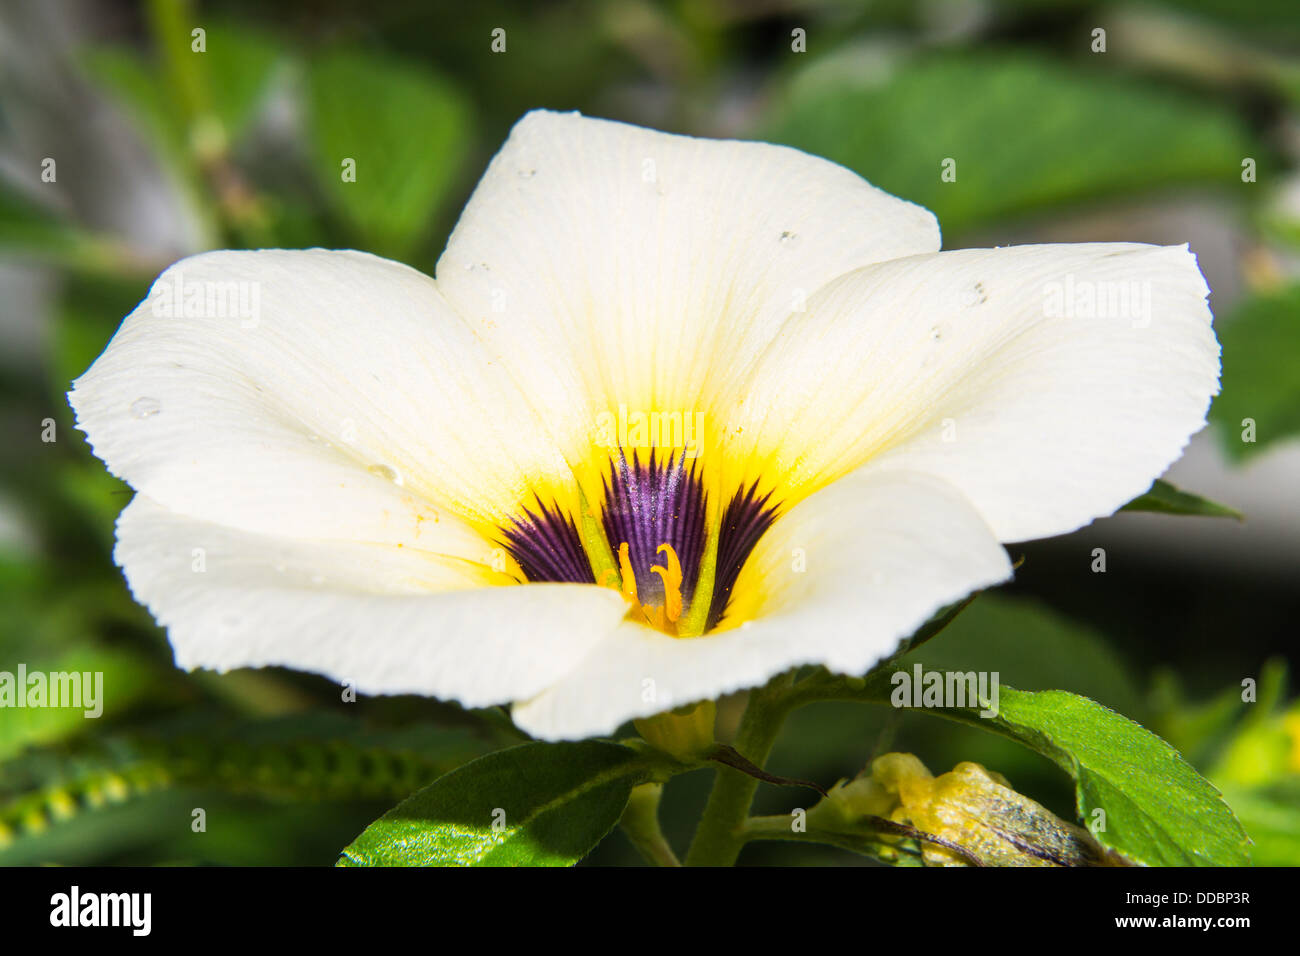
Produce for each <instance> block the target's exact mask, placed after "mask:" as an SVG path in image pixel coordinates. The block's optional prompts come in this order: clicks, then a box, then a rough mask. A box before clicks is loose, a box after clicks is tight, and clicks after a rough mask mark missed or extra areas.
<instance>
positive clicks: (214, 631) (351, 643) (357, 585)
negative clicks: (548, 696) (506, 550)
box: [114, 495, 627, 707]
mask: <svg viewBox="0 0 1300 956" xmlns="http://www.w3.org/2000/svg"><path fill="white" fill-rule="evenodd" d="M117 536H118V543H117V549H116V551H115V552H114V559H115V560H116V561H117V563H118V564H119V565H121V567H122V568H123V570H124V572H125V574H126V578H127V581H128V583H129V584H130V586H131V592H132V594H134V595H135V597H136V600H138V601H139V602H140V603H142V604H144V605H145V606H146V607H148V608H149V610H150V611H151V612H152V613H153V615H154V617H155V618H157V620H158V622H159V623H160V624H162V625H163V626H165V627H166V628H167V631H168V636H169V638H170V639H171V643H172V647H173V648H174V650H175V653H176V663H177V664H178V665H179V666H181V667H185V668H190V669H192V668H197V667H205V668H212V669H215V670H218V671H225V670H229V669H231V668H236V667H263V666H268V665H279V666H284V667H293V668H297V669H299V670H305V671H312V672H315V673H319V674H325V675H327V676H329V677H332V678H334V679H335V680H338V681H348V682H351V684H352V685H353V686H354V687H355V688H356V690H358V691H359V692H361V693H369V694H405V693H410V694H426V695H431V696H435V697H440V698H444V699H448V700H458V701H460V702H461V703H462V704H464V705H466V706H468V707H480V706H486V705H490V704H501V703H506V702H508V701H510V700H513V699H516V698H519V697H527V696H530V695H532V694H536V693H537V692H538V691H540V690H541V689H542V688H544V687H546V686H548V685H549V684H551V683H553V682H554V681H556V680H557V679H559V678H560V677H561V676H562V675H563V674H565V673H566V672H568V671H569V670H570V669H571V668H573V667H574V666H575V665H576V664H577V663H578V661H580V660H581V659H582V658H583V656H584V655H585V654H587V653H588V652H589V651H590V650H591V648H593V647H594V646H595V645H596V644H597V643H598V642H599V641H600V640H601V639H602V638H604V637H605V636H606V635H607V634H609V633H610V632H612V631H613V630H614V629H615V628H616V627H617V626H618V624H619V622H620V621H621V620H622V618H623V616H624V614H625V613H626V612H627V606H626V605H625V604H624V602H623V600H622V599H621V598H620V597H619V596H618V595H617V594H615V593H614V592H612V591H609V590H606V589H603V588H596V587H589V586H582V585H571V584H533V585H528V586H527V587H485V586H482V585H485V584H488V583H491V578H492V573H491V570H490V569H488V568H484V567H481V566H474V565H471V564H469V563H467V562H457V561H454V560H449V559H447V558H445V557H443V556H440V555H436V554H429V553H427V552H422V551H419V550H417V549H414V548H403V547H400V546H394V545H373V544H358V543H355V542H350V541H331V540H298V539H287V538H276V537H272V536H267V535H257V534H250V533H248V532H243V531H236V530H233V529H230V528H226V527H222V526H220V525H214V524H210V523H208V522H203V521H198V520H195V519H192V518H186V517H182V516H179V515H176V514H174V513H172V512H169V511H167V510H166V509H165V508H163V507H161V506H160V505H158V504H157V503H156V502H154V501H151V500H150V499H148V498H146V497H144V496H143V495H137V496H136V498H135V500H134V501H132V502H131V504H130V505H129V506H128V507H127V508H126V510H125V511H123V512H122V515H121V517H120V518H119V519H118V524H117ZM431 590H433V591H438V592H441V593H428V592H429V591H431Z"/></svg>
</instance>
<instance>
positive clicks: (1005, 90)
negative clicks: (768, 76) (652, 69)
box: [761, 53, 1257, 234]
mask: <svg viewBox="0 0 1300 956" xmlns="http://www.w3.org/2000/svg"><path fill="white" fill-rule="evenodd" d="M861 60H862V57H861V55H860V54H858V55H855V56H846V57H845V62H844V63H843V64H842V65H841V64H837V63H835V62H834V61H832V62H831V63H829V64H822V66H821V68H820V69H816V70H810V71H809V72H808V73H807V74H805V75H803V76H801V77H799V78H798V80H797V81H796V82H795V83H793V84H792V86H791V88H790V89H789V90H788V91H787V93H786V95H785V97H784V99H783V100H782V102H781V104H780V106H779V108H778V109H777V110H776V112H775V114H774V115H773V116H772V117H771V118H770V119H769V120H768V122H767V124H766V125H765V126H764V127H763V128H762V130H761V134H762V136H763V138H766V139H770V140H772V141H773V142H779V143H786V144H788V145H790V146H795V147H798V148H799V149H802V150H805V151H807V152H810V153H813V154H814V155H817V156H825V157H827V158H828V159H833V160H835V161H836V162H838V163H841V164H843V165H845V166H847V167H849V168H850V169H852V170H854V171H855V172H858V173H860V174H861V175H862V176H864V177H865V178H866V179H867V180H869V181H870V182H872V183H873V184H875V185H876V186H879V187H880V188H881V189H884V190H886V191H887V192H891V193H894V194H895V195H898V196H902V197H904V198H906V199H909V200H911V201H913V202H916V203H919V204H921V205H922V206H925V207H926V208H928V209H930V210H931V211H932V212H934V213H935V214H936V215H937V216H938V217H939V223H940V225H941V226H942V227H943V229H944V231H945V232H946V233H949V234H955V233H960V232H963V231H965V230H967V229H971V228H974V227H976V226H979V225H982V224H985V223H988V222H991V221H994V220H997V219H999V218H1002V217H1006V216H1010V215H1019V214H1023V213H1028V212H1030V211H1038V210H1041V209H1044V208H1047V207H1049V206H1051V205H1054V204H1060V203H1065V202H1073V201H1077V200H1080V199H1084V198H1092V197H1097V196H1102V195H1107V194H1122V193H1125V192H1131V191H1133V190H1137V189H1143V188H1149V187H1152V186H1159V187H1160V188H1167V187H1169V186H1171V185H1174V184H1178V183H1187V182H1211V183H1218V184H1220V185H1221V186H1224V187H1227V186H1230V185H1232V184H1233V183H1239V182H1240V178H1239V177H1240V171H1241V170H1240V166H1239V163H1240V159H1241V157H1242V156H1250V155H1256V154H1257V151H1253V150H1252V148H1251V147H1250V145H1249V139H1248V138H1247V135H1246V133H1245V131H1244V130H1243V128H1242V126H1241V124H1240V123H1239V122H1238V121H1237V120H1235V119H1234V118H1233V117H1232V116H1231V115H1230V114H1228V113H1226V112H1225V111H1222V110H1219V109H1217V108H1216V107H1214V106H1213V105H1212V104H1210V103H1208V102H1206V101H1205V100H1204V99H1203V98H1201V99H1198V98H1193V97H1190V96H1187V95H1185V94H1182V93H1178V92H1174V91H1169V90H1162V89H1159V88H1155V87H1153V86H1152V85H1151V84H1150V83H1137V82H1134V81H1132V80H1129V79H1126V78H1124V77H1121V76H1116V75H1114V74H1112V73H1109V72H1100V71H1099V72H1097V73H1095V74H1088V73H1085V72H1083V71H1081V70H1069V69H1066V68H1063V67H1061V66H1058V65H1055V64H1052V63H1049V62H1046V61H1044V60H1039V59H1035V58H1032V57H1024V56H1017V55H1014V54H1010V53H999V54H993V53H982V54H979V55H956V56H953V55H935V56H928V57H922V58H919V59H916V60H914V61H907V62H904V63H903V64H902V65H901V66H899V67H898V69H897V70H896V71H895V72H892V73H890V74H888V75H885V76H878V75H872V76H868V77H863V76H862V75H861V70H860V62H861ZM1102 130H1104V131H1105V135H1100V131H1102ZM946 159H952V160H955V162H956V180H955V181H953V182H945V181H943V179H942V178H941V175H940V174H941V171H942V167H941V164H942V163H943V161H944V160H946Z"/></svg>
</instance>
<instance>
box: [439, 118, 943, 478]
mask: <svg viewBox="0 0 1300 956" xmlns="http://www.w3.org/2000/svg"><path fill="white" fill-rule="evenodd" d="M938 248H939V230H938V226H937V224H936V223H935V220H934V217H933V216H932V215H931V214H930V213H929V212H927V211H926V210H924V209H922V208H920V207H919V206H915V205H912V204H911V203H907V202H903V201H902V200H899V199H895V198H894V197H892V196H889V195H888V194H887V193H884V192H882V191H880V190H878V189H876V188H875V187H873V186H871V185H869V184H868V183H866V182H864V181H863V180H862V179H860V178H859V177H858V176H856V175H855V174H853V173H851V172H849V171H848V170H846V169H844V168H843V167H840V166H837V165H835V164H833V163H830V162H827V161H826V160H822V159H817V158H815V157H812V156H808V155H806V154H804V153H800V152H798V151H797V150H793V149H789V148H786V147H782V146H770V145H767V144H764V143H746V142H734V141H718V140H706V139H693V138H690V137H684V136H672V135H668V134H665V133H659V132H655V131H653V130H647V129H641V128H638V127H634V126H627V125H624V124H621V123H614V122H609V121H606V120H596V119H588V118H585V117H582V116H579V115H578V114H576V113H569V114H560V113H548V112H540V111H539V112H533V113H529V114H528V115H527V116H525V117H524V118H523V119H522V120H520V121H519V123H518V124H517V125H516V126H515V128H514V130H513V131H512V132H511V134H510V138H509V139H508V140H507V141H506V143H505V145H504V146H503V147H502V148H501V151H500V152H499V153H498V154H497V156H496V158H495V159H494V160H493V161H492V164H491V166H490V167H489V168H488V171H487V172H486V174H485V175H484V177H483V179H482V181H481V182H480V183H479V185H478V188H477V189H476V190H475V192H474V195H473V197H472V198H471V200H470V202H469V204H468V206H467V207H466V209H465V211H464V213H463V214H462V216H461V219H460V221H459V223H458V224H457V226H456V229H455V232H454V233H453V234H452V237H451V240H450V242H449V243H448V246H447V250H446V252H445V253H444V254H443V256H442V258H441V259H440V260H439V262H438V268H437V276H438V285H439V288H441V289H442V291H443V293H444V294H445V295H446V296H447V298H448V301H450V302H451V303H452V304H453V305H454V306H455V307H456V308H457V310H458V311H459V312H460V313H461V314H462V315H464V316H466V318H467V319H469V320H470V321H471V322H472V323H473V324H474V327H475V329H476V330H477V331H478V332H479V333H480V334H481V335H482V336H483V337H484V339H485V341H487V342H488V343H489V344H490V346H491V348H492V349H493V350H494V351H495V352H496V353H497V354H499V355H501V356H502V357H503V358H504V360H505V361H506V363H507V364H508V366H509V367H510V369H511V371H512V372H513V374H514V375H515V376H516V378H517V380H518V381H519V382H520V383H521V384H522V385H523V387H524V390H525V391H526V393H527V394H528V395H529V397H530V398H531V399H532V400H533V401H534V402H535V403H536V405H537V407H538V408H540V409H544V410H547V414H548V415H555V414H557V413H564V412H567V413H569V414H571V415H572V416H573V417H572V418H571V419H569V420H568V421H566V422H565V423H563V424H568V425H571V426H572V428H571V431H570V434H569V435H568V437H567V439H563V438H562V441H563V442H564V444H563V446H562V447H564V448H565V449H566V450H568V451H571V452H574V453H576V454H579V455H581V454H583V453H585V452H586V451H587V450H588V447H589V444H590V441H589V435H588V433H587V432H588V429H590V428H591V427H592V425H591V422H592V419H593V417H594V416H596V415H598V414H600V413H601V412H612V411H613V410H614V409H616V407H617V405H618V404H619V403H625V404H626V405H627V406H628V407H629V408H630V409H633V410H640V411H644V412H647V413H648V412H650V411H682V410H690V411H692V412H697V411H698V412H700V413H701V414H704V413H705V411H706V409H705V405H706V404H707V401H708V396H709V394H716V393H719V392H724V391H725V390H726V387H727V385H728V383H729V382H734V381H735V380H736V378H737V375H738V374H739V372H740V371H741V370H742V369H743V368H744V366H745V364H746V363H747V362H748V361H749V360H750V359H751V358H753V357H754V356H755V355H757V354H758V352H759V350H761V348H762V347H763V346H764V345H765V344H766V343H767V342H768V341H769V340H770V338H771V336H772V334H773V333H774V332H775V329H776V327H777V326H778V325H779V323H780V321H781V320H782V319H783V318H784V317H785V316H786V315H788V314H789V313H790V312H791V311H792V310H793V309H795V308H798V307H799V304H800V303H801V301H802V300H804V299H806V298H807V297H808V296H810V295H812V293H813V292H814V291H815V290H816V289H817V288H818V287H820V286H821V285H822V284H823V283H825V282H826V281H828V280H829V279H831V278H833V277H834V276H837V275H840V274H842V273H844V272H845V271H847V270H849V269H853V268H856V267H858V266H862V265H865V264H867V263H871V262H879V261H882V260H885V259H890V258H893V257H895V256H902V255H910V254H913V253H919V252H931V251H934V250H936V249H938Z"/></svg>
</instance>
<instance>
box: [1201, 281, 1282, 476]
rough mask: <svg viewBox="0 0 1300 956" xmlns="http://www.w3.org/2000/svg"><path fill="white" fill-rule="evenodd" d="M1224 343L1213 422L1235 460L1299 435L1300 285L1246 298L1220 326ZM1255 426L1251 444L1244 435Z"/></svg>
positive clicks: (1212, 414)
mask: <svg viewBox="0 0 1300 956" xmlns="http://www.w3.org/2000/svg"><path fill="white" fill-rule="evenodd" d="M1215 327H1216V328H1217V329H1218V333H1219V341H1220V343H1222V345H1223V393H1222V394H1221V395H1220V396H1219V397H1218V399H1216V400H1215V402H1214V407H1213V408H1212V409H1211V411H1210V418H1211V419H1212V420H1213V421H1214V422H1216V423H1218V424H1219V425H1220V426H1221V437H1222V439H1223V444H1224V447H1225V448H1226V449H1227V451H1228V453H1229V454H1230V455H1232V456H1233V457H1234V458H1238V459H1242V458H1247V457H1249V456H1251V455H1254V454H1256V453H1258V452H1259V451H1261V450H1263V449H1264V448H1266V447H1268V446H1269V445H1271V444H1272V443H1273V442H1276V441H1279V440H1281V439H1283V438H1287V437H1290V436H1293V435H1300V375H1296V371H1295V357H1296V355H1297V354H1300V284H1296V285H1291V286H1287V287H1285V288H1282V289H1279V290H1274V291H1271V292H1268V293H1264V294H1260V295H1257V296H1255V297H1253V298H1250V299H1247V300H1246V301H1245V302H1243V303H1242V304H1241V305H1239V306H1237V308H1236V309H1235V310H1234V311H1233V312H1232V313H1230V314H1229V315H1227V316H1225V317H1224V319H1223V321H1221V322H1216V323H1215ZM1247 420H1249V422H1253V423H1254V426H1253V436H1251V437H1253V439H1254V440H1253V441H1246V440H1245V437H1246V436H1245V434H1244V433H1245V432H1246V431H1247V429H1248V427H1249V425H1248V421H1247Z"/></svg>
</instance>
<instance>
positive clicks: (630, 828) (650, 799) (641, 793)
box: [619, 782, 682, 866]
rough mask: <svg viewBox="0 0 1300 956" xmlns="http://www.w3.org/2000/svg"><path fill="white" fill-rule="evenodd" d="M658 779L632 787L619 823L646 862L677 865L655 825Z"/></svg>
mask: <svg viewBox="0 0 1300 956" xmlns="http://www.w3.org/2000/svg"><path fill="white" fill-rule="evenodd" d="M663 790H664V785H663V784H662V783H655V782H651V783H643V784H641V785H639V786H637V787H634V788H633V789H632V796H631V798H630V799H629V800H628V802H627V808H626V809H625V810H624V811H623V818H622V819H621V820H619V825H620V826H621V827H622V828H623V832H624V833H626V834H627V838H628V839H629V840H631V841H632V845H633V846H634V847H636V848H637V850H638V851H639V852H640V854H641V855H642V856H643V857H645V858H646V860H647V861H648V862H649V863H652V864H654V865H655V866H681V865H682V864H681V861H680V860H678V859H677V854H676V853H674V852H673V848H672V846H671V845H670V844H669V843H668V839H667V838H666V837H665V836H664V831H663V830H662V829H661V828H660V826H659V798H660V796H662V794H663Z"/></svg>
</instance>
